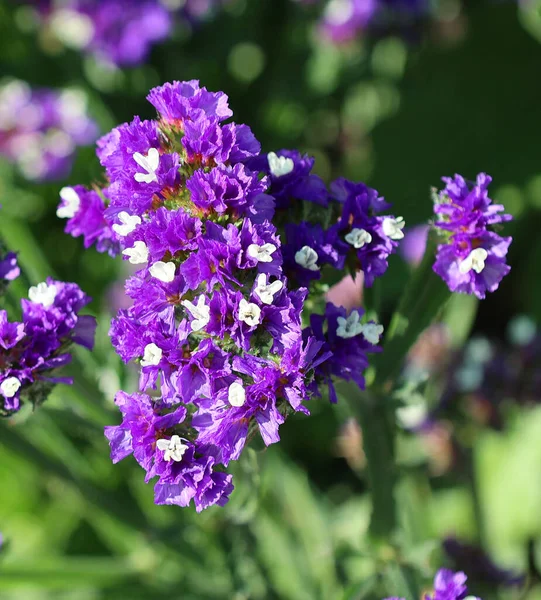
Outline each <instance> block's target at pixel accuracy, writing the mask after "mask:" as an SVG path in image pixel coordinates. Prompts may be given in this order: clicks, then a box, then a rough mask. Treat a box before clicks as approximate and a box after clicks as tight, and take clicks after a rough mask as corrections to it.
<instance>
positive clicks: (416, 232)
mask: <svg viewBox="0 0 541 600" xmlns="http://www.w3.org/2000/svg"><path fill="white" fill-rule="evenodd" d="M428 231H429V226H428V225H417V226H416V227H412V228H411V229H406V231H405V232H404V240H403V241H402V244H400V254H401V255H402V258H403V259H404V260H405V261H406V262H407V263H408V264H410V265H412V266H416V265H418V264H419V263H420V262H421V260H422V259H423V256H424V253H425V249H426V239H427V236H428Z"/></svg>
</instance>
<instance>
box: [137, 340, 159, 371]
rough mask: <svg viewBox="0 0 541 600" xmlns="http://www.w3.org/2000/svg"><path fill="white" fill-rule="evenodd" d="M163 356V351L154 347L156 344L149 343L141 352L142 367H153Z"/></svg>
mask: <svg viewBox="0 0 541 600" xmlns="http://www.w3.org/2000/svg"><path fill="white" fill-rule="evenodd" d="M162 356H163V350H162V349H161V348H160V347H159V346H156V344H154V343H151V344H147V345H146V346H145V349H144V351H143V358H142V359H141V366H142V367H155V366H157V365H159V364H160V361H161V359H162Z"/></svg>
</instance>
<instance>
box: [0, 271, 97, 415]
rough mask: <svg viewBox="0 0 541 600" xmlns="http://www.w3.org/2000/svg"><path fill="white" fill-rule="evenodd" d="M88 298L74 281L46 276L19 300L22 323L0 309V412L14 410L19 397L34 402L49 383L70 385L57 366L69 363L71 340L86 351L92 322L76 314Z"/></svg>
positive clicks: (48, 387)
mask: <svg viewBox="0 0 541 600" xmlns="http://www.w3.org/2000/svg"><path fill="white" fill-rule="evenodd" d="M89 302H90V298H89V297H88V296H86V294H84V293H83V292H82V291H81V290H80V289H79V287H78V286H77V285H76V284H74V283H63V282H61V281H55V280H53V279H50V278H49V279H47V281H45V282H43V283H40V284H39V285H37V286H35V287H31V288H30V290H29V300H25V299H23V300H22V302H21V304H22V322H20V323H19V322H10V321H9V320H8V316H7V313H6V311H0V401H1V404H0V414H3V415H9V414H12V413H13V412H16V411H17V410H19V408H20V405H21V398H22V397H24V398H27V399H28V400H30V401H31V402H32V403H34V404H38V403H39V402H42V401H43V400H44V398H45V397H46V395H47V393H48V391H49V389H50V387H51V386H52V385H54V384H55V383H71V380H70V379H68V378H63V377H59V376H58V375H57V369H58V368H59V367H61V366H63V365H65V364H67V363H69V362H70V360H71V355H70V354H69V353H68V352H67V350H68V348H69V346H70V345H71V344H72V343H76V344H79V345H82V346H85V347H86V348H88V349H92V346H93V340H94V331H95V327H96V323H95V320H94V318H93V317H90V316H81V315H80V314H79V312H80V310H81V309H82V308H83V307H84V306H86V305H87V304H88V303H89Z"/></svg>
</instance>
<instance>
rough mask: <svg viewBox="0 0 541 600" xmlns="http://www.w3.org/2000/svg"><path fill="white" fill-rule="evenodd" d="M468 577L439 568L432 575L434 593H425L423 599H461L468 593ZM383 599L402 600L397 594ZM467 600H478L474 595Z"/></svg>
mask: <svg viewBox="0 0 541 600" xmlns="http://www.w3.org/2000/svg"><path fill="white" fill-rule="evenodd" d="M467 579H468V578H467V577H466V575H465V574H464V573H462V572H458V573H454V572H453V571H450V570H449V569H439V571H438V572H437V573H436V576H435V577H434V593H433V594H425V597H424V598H425V600H463V599H465V598H466V596H467V594H468V588H467V587H466V580H467ZM385 600H404V599H403V598H399V597H397V596H393V597H391V598H386V599H385ZM468 600H480V599H479V598H476V597H474V596H468Z"/></svg>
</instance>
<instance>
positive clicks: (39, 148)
mask: <svg viewBox="0 0 541 600" xmlns="http://www.w3.org/2000/svg"><path fill="white" fill-rule="evenodd" d="M97 134H98V129H97V126H96V124H95V123H94V121H92V120H91V119H90V118H89V117H88V114H87V109H86V99H85V97H84V95H82V94H81V93H79V92H77V91H74V90H64V91H60V92H58V91H55V90H50V89H37V90H32V89H31V88H30V87H29V86H28V85H27V84H26V83H24V82H22V81H18V80H12V81H10V82H8V83H5V84H4V85H1V86H0V156H4V157H5V158H6V159H7V160H9V161H10V162H13V163H15V164H16V165H17V167H18V168H19V170H20V171H21V173H22V174H23V175H24V176H25V177H26V178H27V179H31V180H35V181H46V180H51V179H61V178H63V177H65V176H66V175H68V174H69V171H70V170H71V165H72V163H73V157H74V154H75V151H76V148H77V146H81V145H86V144H90V143H92V142H94V140H95V139H96V137H97Z"/></svg>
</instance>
